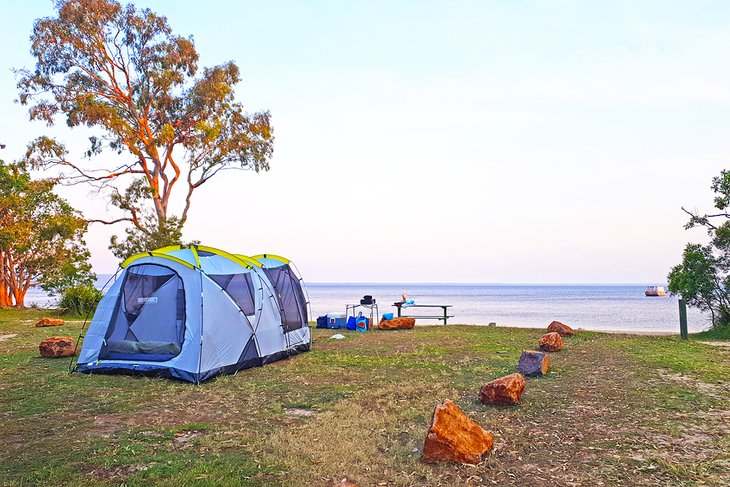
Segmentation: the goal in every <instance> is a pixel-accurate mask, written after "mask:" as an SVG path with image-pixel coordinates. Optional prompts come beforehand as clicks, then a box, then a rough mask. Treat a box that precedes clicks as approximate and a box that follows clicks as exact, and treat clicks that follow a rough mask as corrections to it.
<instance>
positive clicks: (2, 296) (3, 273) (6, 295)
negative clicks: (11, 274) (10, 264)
mask: <svg viewBox="0 0 730 487" xmlns="http://www.w3.org/2000/svg"><path fill="white" fill-rule="evenodd" d="M12 305H13V302H12V300H11V299H10V292H9V290H8V275H7V269H6V268H5V252H3V251H1V250H0V308H9V307H10V306H12Z"/></svg>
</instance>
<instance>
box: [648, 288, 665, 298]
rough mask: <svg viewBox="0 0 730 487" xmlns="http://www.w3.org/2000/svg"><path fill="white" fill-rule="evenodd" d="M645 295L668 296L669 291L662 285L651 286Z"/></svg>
mask: <svg viewBox="0 0 730 487" xmlns="http://www.w3.org/2000/svg"><path fill="white" fill-rule="evenodd" d="M644 295H645V296H666V295H667V292H666V291H665V290H664V288H663V287H662V286H649V287H647V288H646V290H645V291H644Z"/></svg>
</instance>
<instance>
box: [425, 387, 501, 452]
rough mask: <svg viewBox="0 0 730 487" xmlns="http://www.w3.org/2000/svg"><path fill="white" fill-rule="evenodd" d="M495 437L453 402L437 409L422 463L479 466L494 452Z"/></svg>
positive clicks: (448, 402) (441, 405)
mask: <svg viewBox="0 0 730 487" xmlns="http://www.w3.org/2000/svg"><path fill="white" fill-rule="evenodd" d="M493 445H494V437H493V436H492V434H491V433H489V432H487V431H485V430H484V429H483V428H482V427H481V426H479V425H478V424H477V423H476V421H474V420H472V419H469V418H468V417H467V416H466V415H465V414H464V413H463V412H461V409H459V408H458V406H457V405H456V404H454V403H453V402H452V401H450V400H448V399H446V400H445V401H444V402H443V403H441V404H439V405H438V406H436V409H435V410H434V412H433V420H432V421H431V428H430V429H429V430H428V435H427V436H426V442H425V443H424V444H423V456H422V457H421V460H422V461H424V462H428V463H435V462H456V463H470V464H473V465H476V464H477V463H479V462H481V461H482V457H483V456H484V455H485V454H487V453H488V452H489V450H491V449H492V446H493Z"/></svg>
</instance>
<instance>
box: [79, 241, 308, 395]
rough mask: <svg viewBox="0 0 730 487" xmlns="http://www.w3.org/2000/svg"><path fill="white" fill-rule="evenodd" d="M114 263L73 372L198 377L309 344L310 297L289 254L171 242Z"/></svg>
mask: <svg viewBox="0 0 730 487" xmlns="http://www.w3.org/2000/svg"><path fill="white" fill-rule="evenodd" d="M120 268H121V274H120V275H119V277H118V278H117V280H116V281H115V282H114V284H113V285H112V286H111V288H110V289H109V290H108V291H107V293H106V295H105V296H104V298H102V300H101V301H100V302H99V305H98V307H97V309H96V313H95V314H94V318H93V319H92V321H91V324H90V326H89V329H88V331H87V332H86V334H85V336H84V342H83V347H82V348H81V353H80V355H79V358H78V362H77V363H76V366H75V368H74V369H73V370H77V371H79V372H116V373H144V374H154V375H161V376H164V377H171V378H175V379H181V380H184V381H189V382H200V381H203V380H206V379H209V378H211V377H214V376H216V375H220V374H230V373H233V372H236V371H238V370H241V369H246V368H249V367H255V366H258V365H263V364H266V363H269V362H273V361H275V360H279V359H282V358H286V357H289V356H291V355H293V354H297V353H300V352H305V351H307V350H309V349H310V347H311V337H310V333H309V326H308V313H307V306H308V304H309V303H308V301H307V299H306V297H305V292H304V289H303V287H302V280H301V279H300V278H299V277H298V276H297V275H296V273H295V270H294V267H293V264H291V261H289V260H288V259H285V258H283V257H280V256H276V255H272V254H262V255H257V256H254V257H248V256H245V255H240V254H235V255H234V254H229V253H227V252H224V251H222V250H218V249H215V248H212V247H204V246H202V245H191V246H189V247H184V246H181V245H175V246H170V247H165V248H162V249H158V250H154V251H151V252H145V253H141V254H136V255H133V256H131V257H129V258H128V259H127V260H125V261H124V262H123V263H122V264H121V266H120ZM82 333H83V332H82Z"/></svg>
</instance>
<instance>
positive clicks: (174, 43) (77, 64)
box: [17, 0, 274, 256]
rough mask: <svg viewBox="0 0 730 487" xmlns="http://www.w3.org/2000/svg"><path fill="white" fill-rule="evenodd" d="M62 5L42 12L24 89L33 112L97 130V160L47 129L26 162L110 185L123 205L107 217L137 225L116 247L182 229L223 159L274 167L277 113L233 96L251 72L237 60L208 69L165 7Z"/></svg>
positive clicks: (67, 0)
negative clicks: (176, 209)
mask: <svg viewBox="0 0 730 487" xmlns="http://www.w3.org/2000/svg"><path fill="white" fill-rule="evenodd" d="M56 10H57V15H56V16H53V17H46V18H41V19H38V20H36V22H35V24H34V28H33V34H32V35H31V42H32V47H31V53H32V55H33V56H34V58H35V59H36V66H35V69H34V70H27V69H22V70H18V71H17V75H18V80H19V81H18V89H19V101H20V103H21V104H23V105H27V106H28V108H29V113H30V117H31V119H33V120H39V121H43V122H46V123H47V124H48V125H53V124H54V123H55V122H56V119H57V118H59V117H63V118H65V122H66V124H67V125H69V126H70V127H80V126H85V127H87V128H89V129H92V130H93V131H94V134H95V135H94V136H92V137H90V138H89V140H90V147H89V149H88V150H87V151H86V159H87V162H84V161H76V160H72V158H70V156H69V153H68V151H67V150H66V148H65V147H64V146H63V144H61V143H59V142H57V141H55V140H53V139H51V138H48V137H40V138H38V139H37V140H35V141H34V142H32V143H31V144H30V145H29V147H28V151H27V153H26V163H27V164H28V165H29V166H30V167H32V168H36V169H45V170H49V171H54V174H57V175H58V176H59V177H62V178H63V179H64V181H65V182H67V183H73V184H76V183H86V184H90V185H92V186H93V187H94V188H95V189H97V190H99V191H102V192H104V193H106V194H107V195H108V196H109V197H110V199H111V201H112V203H113V204H114V205H115V206H116V207H117V208H118V209H119V210H121V212H122V213H123V217H121V218H117V219H115V220H113V221H111V222H106V223H117V222H127V223H128V224H131V225H132V226H133V227H134V228H133V229H131V230H129V231H128V232H127V236H126V238H124V239H123V240H121V241H120V239H119V238H117V239H115V240H114V241H112V244H111V245H112V249H113V250H114V252H115V253H116V254H117V255H118V256H124V255H127V254H128V253H130V252H133V251H136V250H138V249H142V250H149V249H151V248H154V247H155V246H156V245H158V243H159V242H162V243H163V244H168V243H176V242H177V241H179V233H180V231H181V230H182V227H183V225H184V224H185V221H186V219H187V216H188V211H189V209H190V205H191V201H192V195H193V192H194V191H195V190H196V189H197V188H199V187H200V186H202V185H203V184H204V183H205V182H207V181H208V180H210V179H211V178H212V177H214V176H215V175H216V174H218V173H219V172H220V171H222V170H228V169H252V170H254V171H256V172H258V171H260V170H268V168H269V160H270V158H271V155H272V151H273V140H274V139H273V134H272V129H271V125H270V115H269V113H268V112H257V113H248V112H246V111H244V108H243V105H242V104H241V103H240V102H238V101H236V100H235V96H234V95H235V92H234V87H235V85H236V84H238V83H239V81H240V79H241V76H240V73H239V69H238V66H236V64H235V63H233V62H227V63H225V64H222V65H220V66H214V67H210V68H204V69H202V73H199V70H198V53H197V51H196V49H195V44H194V42H193V40H192V38H191V37H187V38H186V37H181V36H178V35H174V34H173V33H172V29H171V27H170V25H169V24H168V22H167V19H166V18H165V17H162V16H160V15H157V14H156V13H154V12H152V11H151V10H149V9H136V8H135V7H134V6H133V5H121V4H120V3H118V2H117V1H115V0H59V1H58V2H56ZM120 155H121V156H123V158H120V157H119V156H120ZM109 161H111V162H109ZM122 161H123V162H122ZM173 194H180V196H179V197H177V198H173V200H178V201H184V207H183V208H182V211H181V212H180V213H178V214H174V213H173V211H171V209H170V208H169V205H170V202H171V195H173ZM91 221H100V220H91ZM136 232H141V234H142V235H136V234H135V233H136Z"/></svg>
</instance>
